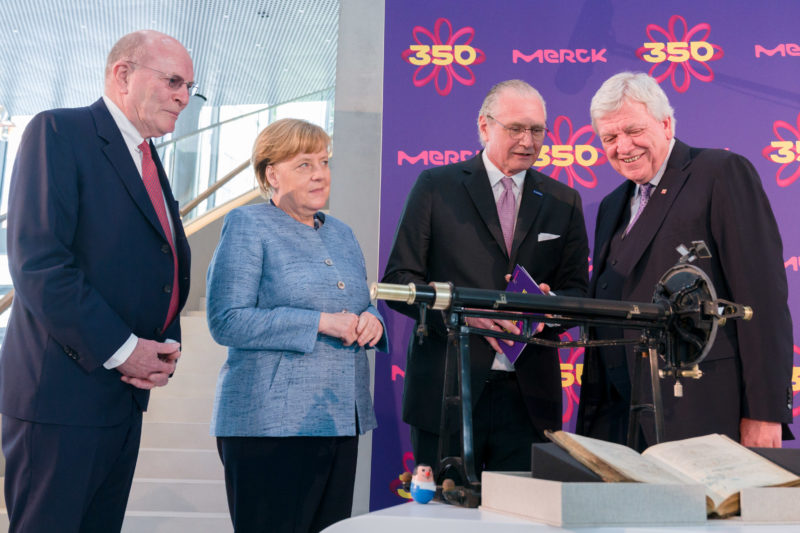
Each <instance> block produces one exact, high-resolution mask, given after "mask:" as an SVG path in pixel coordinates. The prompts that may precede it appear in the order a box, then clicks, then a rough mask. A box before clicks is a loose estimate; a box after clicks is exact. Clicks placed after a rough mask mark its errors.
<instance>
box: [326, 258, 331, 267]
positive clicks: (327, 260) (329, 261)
mask: <svg viewBox="0 0 800 533" xmlns="http://www.w3.org/2000/svg"><path fill="white" fill-rule="evenodd" d="M325 264H326V265H328V266H331V265H333V261H331V260H330V259H326V260H325Z"/></svg>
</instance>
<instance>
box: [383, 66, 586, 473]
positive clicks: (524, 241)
mask: <svg viewBox="0 0 800 533" xmlns="http://www.w3.org/2000/svg"><path fill="white" fill-rule="evenodd" d="M545 119H546V113H545V104H544V100H543V99H542V97H541V95H540V94H539V93H538V92H537V91H536V90H535V89H534V88H533V87H531V86H530V85H528V84H527V83H525V82H523V81H520V80H511V81H506V82H502V83H499V84H498V85H496V86H495V87H493V88H492V89H491V91H490V92H489V94H488V95H487V96H486V99H485V100H484V102H483V106H482V107H481V109H480V112H479V114H478V131H479V135H480V139H481V143H482V144H483V145H484V146H485V149H484V150H483V151H482V152H481V153H480V154H479V155H478V156H476V157H474V158H472V159H470V160H468V161H464V162H461V163H455V164H452V165H447V166H444V167H439V168H432V169H428V170H425V171H424V172H422V174H420V176H419V178H418V179H417V182H416V184H415V185H414V187H413V189H412V190H411V192H410V194H409V196H408V199H407V201H406V207H405V210H404V212H403V215H402V219H401V221H400V225H399V227H398V229H397V235H396V237H395V242H394V246H393V249H392V252H391V255H390V256H389V261H388V264H387V266H386V272H385V274H384V277H383V281H384V282H387V283H402V284H407V283H409V282H414V283H428V282H430V281H450V282H453V283H454V284H455V285H456V286H462V287H478V288H482V289H500V290H503V289H505V287H506V284H507V280H508V275H509V274H510V273H511V272H512V270H513V269H514V266H515V265H516V264H520V265H522V266H524V267H525V268H526V269H527V270H528V272H529V273H530V274H531V276H532V277H533V278H534V279H535V280H536V281H537V282H538V283H540V284H541V285H540V288H541V289H542V290H543V291H545V292H546V291H549V290H551V289H552V290H553V291H554V292H556V293H558V294H559V295H564V296H584V295H585V292H586V288H587V285H588V266H587V262H588V252H589V250H588V239H587V237H586V228H585V225H584V220H583V209H582V205H581V199H580V196H579V195H578V193H577V192H576V191H574V190H572V189H570V188H569V187H567V186H565V185H563V184H561V183H559V182H557V181H555V180H553V179H551V178H549V177H547V176H545V175H543V174H541V173H539V172H537V171H535V170H533V169H532V168H531V166H532V165H533V163H534V162H535V161H536V159H537V157H538V155H539V150H540V149H541V147H542V142H543V141H544V137H545V133H546V126H545ZM389 305H390V306H392V307H393V308H394V309H396V310H398V311H400V312H401V313H404V314H407V315H409V316H411V317H412V318H414V319H419V317H418V315H417V311H416V308H414V307H411V306H408V305H404V304H400V303H390V304H389ZM427 322H428V324H427V326H428V335H427V336H426V337H425V338H424V339H423V342H422V345H419V344H418V343H417V341H416V339H414V338H412V339H410V341H409V343H410V344H409V352H408V360H407V363H406V375H405V390H404V394H403V420H404V421H406V422H407V423H409V424H410V425H411V440H412V446H413V448H414V456H415V459H416V461H417V463H420V462H423V463H428V464H432V465H436V464H437V463H438V460H437V443H438V439H439V435H438V433H439V418H440V405H441V401H442V389H443V377H444V366H445V352H446V337H447V333H446V330H445V326H444V323H443V321H442V316H441V314H440V313H437V312H430V313H427ZM470 324H471V325H473V326H476V327H480V328H485V329H496V328H500V327H504V328H506V329H509V330H511V331H514V332H517V331H518V330H517V328H516V327H515V326H514V324H513V323H511V322H508V321H493V320H489V319H472V320H471V322H470ZM540 335H542V336H544V337H546V338H549V339H551V340H552V339H557V335H558V331H557V330H554V329H551V328H549V327H547V328H545V329H544V331H543V332H541V333H540ZM470 347H471V354H470V356H471V371H472V398H473V400H474V406H473V425H474V439H475V457H476V463H477V464H476V471H477V472H478V473H480V472H481V471H482V470H484V469H488V470H530V453H531V450H530V445H531V443H532V442H535V441H542V440H543V439H544V435H543V431H544V430H545V429H559V428H560V427H561V415H562V408H561V395H562V392H561V374H560V366H559V360H558V353H557V351H556V350H555V349H552V348H543V347H540V346H535V345H531V346H528V347H527V348H526V349H525V351H523V352H522V354H521V355H520V357H519V359H517V361H516V363H515V364H511V363H510V362H509V360H508V359H507V358H506V357H505V356H504V355H503V353H502V352H501V350H500V347H499V345H498V344H497V341H496V340H495V339H493V338H491V339H489V338H487V339H483V338H473V339H471V340H470Z"/></svg>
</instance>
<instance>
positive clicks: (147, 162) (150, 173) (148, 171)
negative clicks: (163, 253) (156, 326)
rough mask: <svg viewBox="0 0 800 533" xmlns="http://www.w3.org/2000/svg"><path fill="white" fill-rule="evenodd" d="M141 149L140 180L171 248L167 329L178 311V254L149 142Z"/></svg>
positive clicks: (141, 146) (165, 324) (145, 142)
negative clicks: (170, 284) (170, 286)
mask: <svg viewBox="0 0 800 533" xmlns="http://www.w3.org/2000/svg"><path fill="white" fill-rule="evenodd" d="M139 149H140V150H141V151H142V180H143V181H144V187H145V188H146V189H147V195H148V196H150V201H151V202H152V203H153V208H154V209H155V210H156V215H157V216H158V221H159V222H161V229H163V230H164V234H165V235H166V236H167V241H168V242H169V247H170V249H171V250H172V289H171V293H170V298H169V309H168V310H167V319H166V321H165V322H164V327H163V328H162V329H167V326H168V325H169V323H170V322H172V319H173V318H175V314H176V313H177V312H178V255H177V254H176V253H175V243H174V242H172V230H171V229H170V227H169V219H168V218H167V209H166V207H165V206H164V196H163V193H162V191H161V182H160V181H159V179H158V170H156V164H155V162H154V161H153V156H152V154H151V153H150V143H148V142H147V141H143V142H142V144H140V145H139Z"/></svg>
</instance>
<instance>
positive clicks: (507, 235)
mask: <svg viewBox="0 0 800 533" xmlns="http://www.w3.org/2000/svg"><path fill="white" fill-rule="evenodd" d="M500 183H502V184H503V192H502V193H501V194H500V198H498V199H497V216H498V217H500V227H501V228H502V229H503V240H504V241H505V242H506V252H507V253H508V255H509V256H510V255H511V243H512V242H513V240H514V219H515V218H516V214H517V199H516V198H514V191H513V190H512V189H511V185H512V184H513V183H514V180H512V179H511V178H503V179H501V180H500Z"/></svg>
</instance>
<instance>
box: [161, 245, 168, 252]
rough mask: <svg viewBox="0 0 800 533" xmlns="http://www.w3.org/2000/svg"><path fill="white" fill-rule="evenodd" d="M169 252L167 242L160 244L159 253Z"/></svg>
mask: <svg viewBox="0 0 800 533" xmlns="http://www.w3.org/2000/svg"><path fill="white" fill-rule="evenodd" d="M169 252H170V249H169V244H162V245H161V253H162V254H168V253H169Z"/></svg>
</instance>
